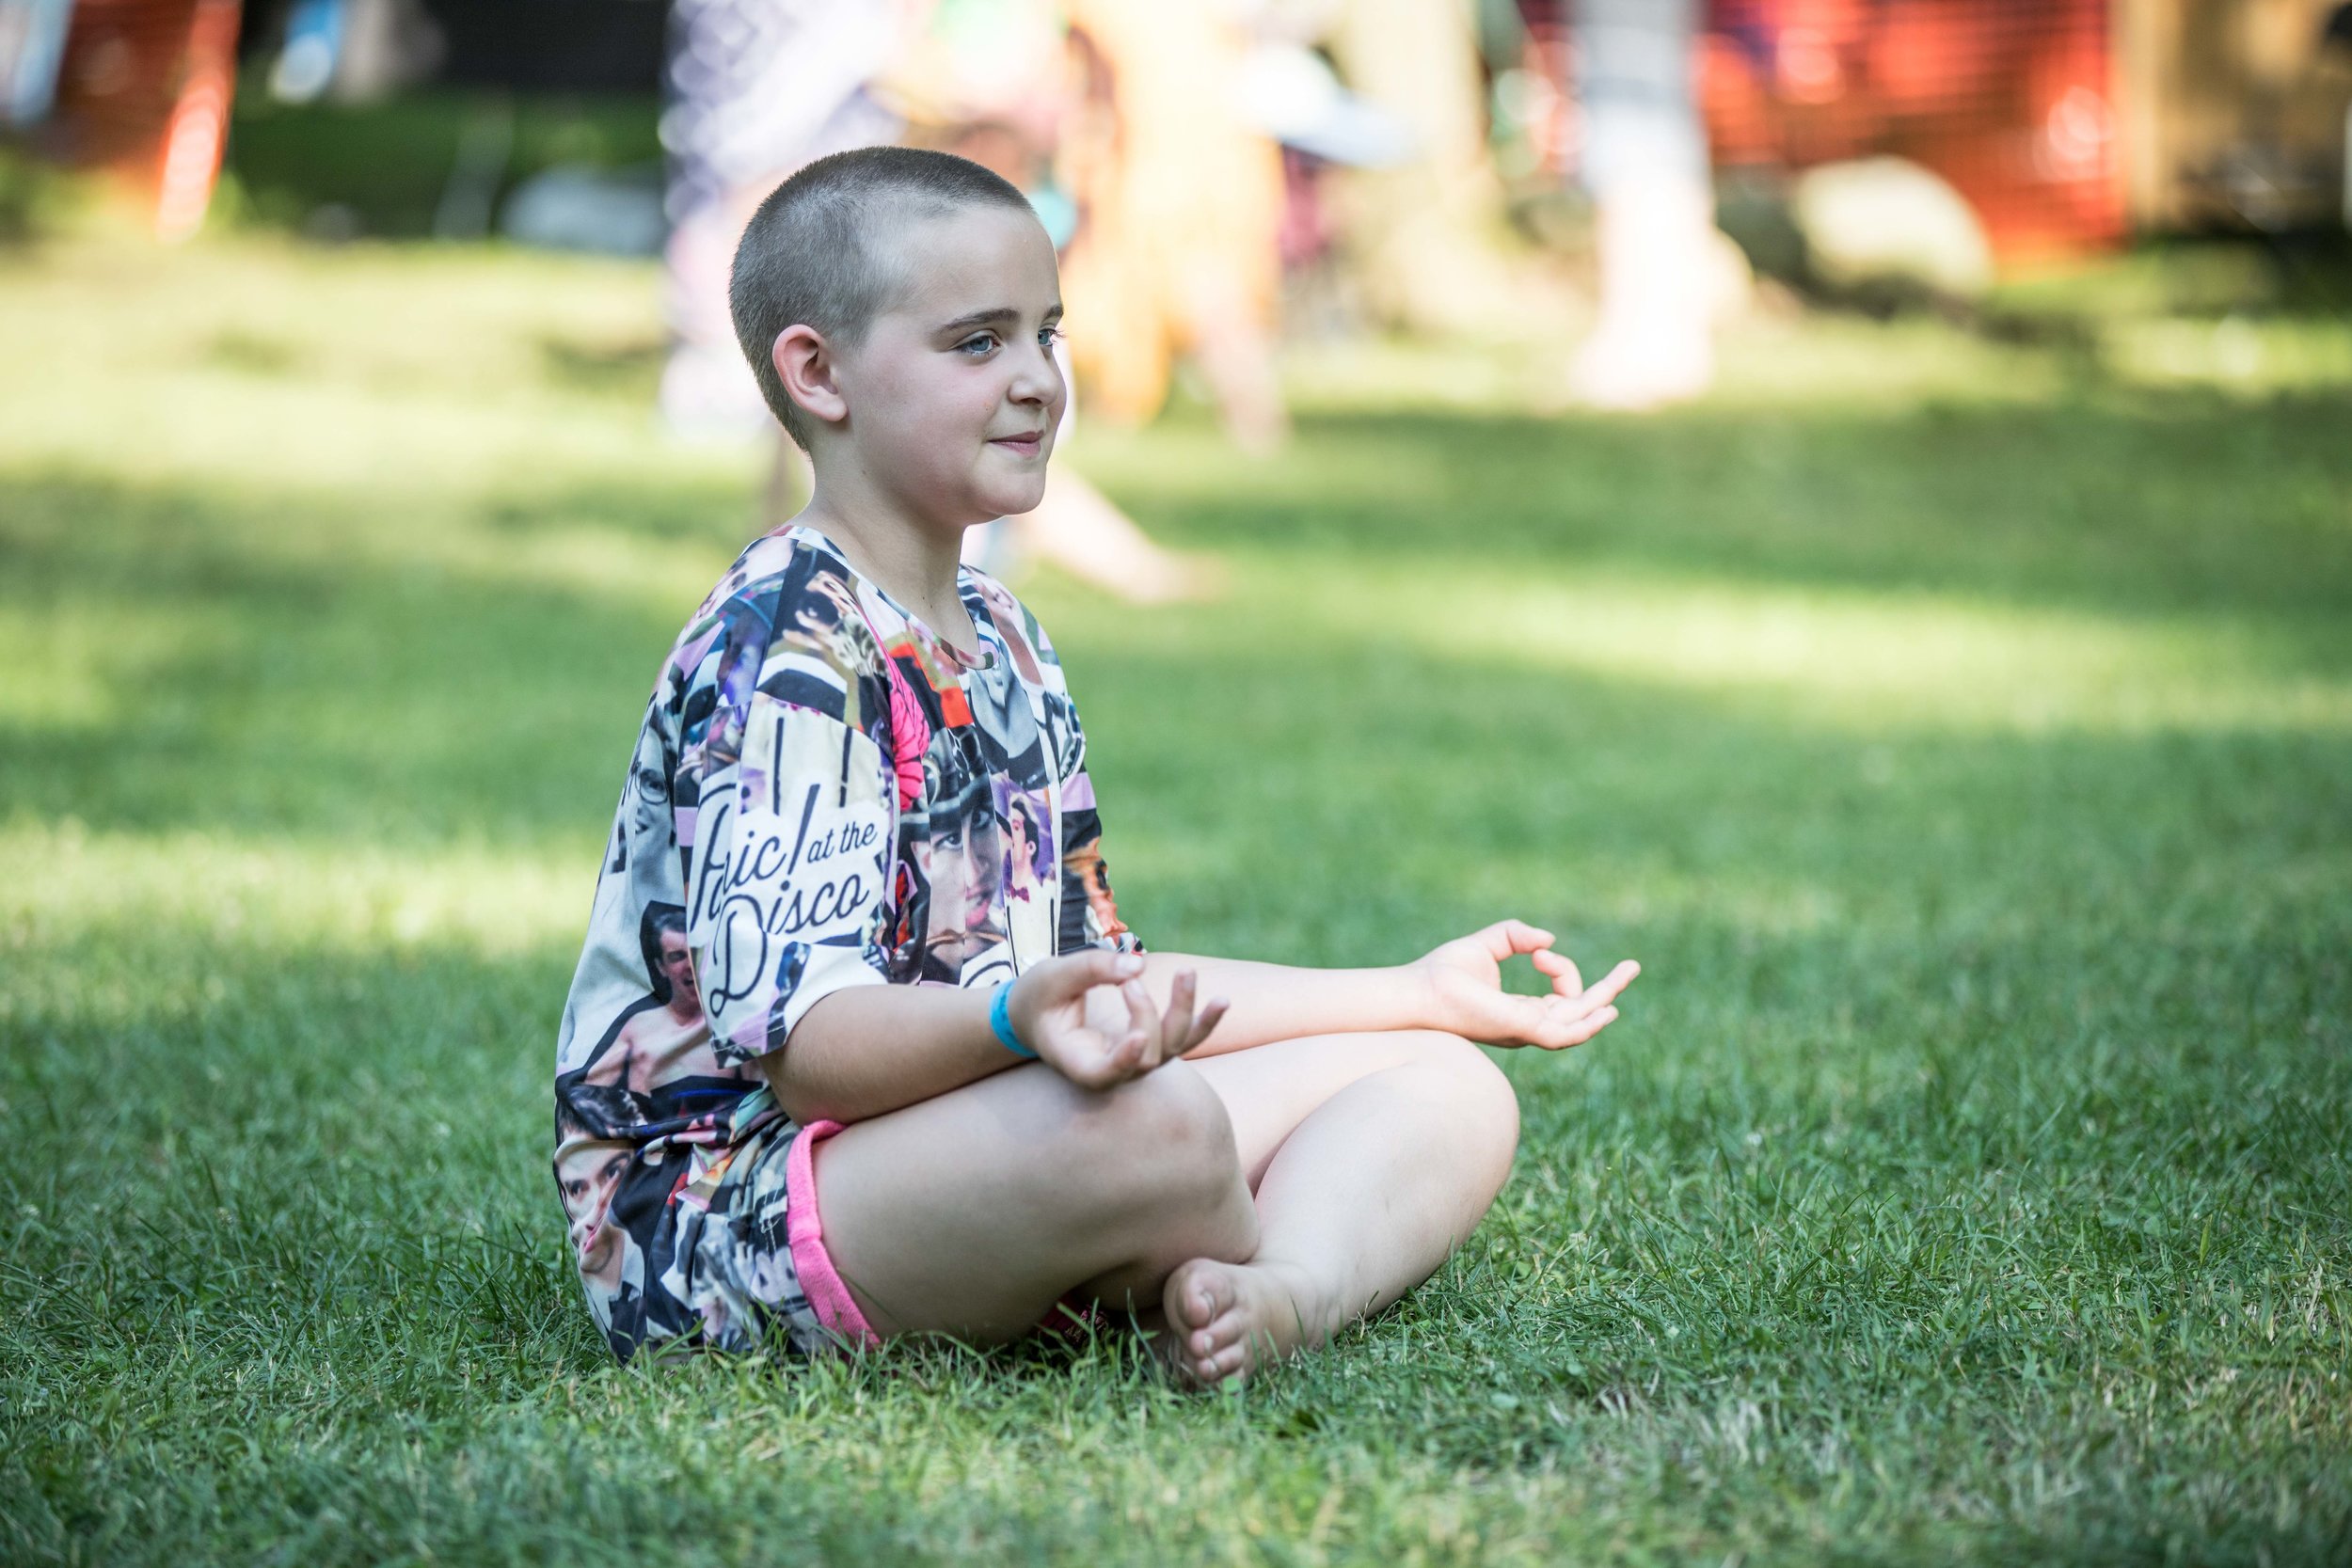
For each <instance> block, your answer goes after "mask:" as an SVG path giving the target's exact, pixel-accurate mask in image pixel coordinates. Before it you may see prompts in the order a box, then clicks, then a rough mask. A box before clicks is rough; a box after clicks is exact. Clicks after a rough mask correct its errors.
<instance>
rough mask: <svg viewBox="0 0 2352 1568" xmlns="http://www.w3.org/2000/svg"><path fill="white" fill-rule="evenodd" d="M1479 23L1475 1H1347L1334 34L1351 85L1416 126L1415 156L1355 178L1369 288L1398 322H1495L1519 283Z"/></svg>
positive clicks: (1359, 243) (1444, 325)
mask: <svg viewBox="0 0 2352 1568" xmlns="http://www.w3.org/2000/svg"><path fill="white" fill-rule="evenodd" d="M1473 26H1474V22H1473V17H1472V14H1471V8H1470V4H1469V0H1347V4H1346V5H1345V6H1344V7H1343V8H1342V10H1341V13H1340V19H1339V24H1338V25H1337V27H1336V28H1335V29H1334V31H1333V34H1332V38H1331V46H1332V53H1333V55H1334V56H1335V57H1336V58H1337V60H1338V63H1339V68H1340V71H1341V74H1342V75H1343V77H1345V79H1346V81H1347V85H1348V87H1350V88H1351V89H1352V90H1353V91H1354V92H1356V93H1357V94H1358V95H1359V96H1360V97H1362V98H1364V99H1366V100H1368V101H1370V102H1371V103H1375V104H1377V105H1379V106H1380V107H1381V108H1382V109H1384V110H1386V111H1387V112H1388V113H1390V114H1391V115H1394V116H1395V117H1397V119H1400V120H1402V121H1404V122H1405V124H1406V125H1407V126H1408V127H1410V129H1411V131H1412V134H1413V140H1414V144H1415V155H1414V157H1413V158H1412V159H1411V161H1409V162H1407V163H1405V164H1401V165H1399V166H1396V167H1394V168H1389V169H1362V170H1357V171H1355V172H1353V173H1352V174H1351V175H1350V176H1349V181H1348V185H1349V189H1348V201H1347V217H1348V230H1349V235H1350V239H1351V241H1352V243H1353V245H1352V247H1353V248H1354V250H1355V252H1356V254H1357V256H1358V258H1359V264H1360V265H1359V270H1360V275H1361V277H1362V280H1363V285H1364V290H1365V293H1366V297H1367V298H1368V300H1369V302H1370V303H1371V305H1372V308H1373V309H1374V310H1375V312H1376V313H1378V314H1379V315H1380V316H1381V317H1382V318H1384V319H1385V320H1387V321H1388V322H1389V323H1390V324H1391V325H1398V326H1403V327H1407V328H1411V329H1416V330H1421V331H1429V332H1453V331H1459V330H1463V329H1475V328H1476V327H1478V326H1480V325H1487V326H1493V325H1499V324H1500V323H1501V322H1502V321H1503V320H1505V319H1507V317H1508V316H1509V314H1510V311H1511V309H1512V299H1513V296H1514V295H1515V294H1516V293H1518V287H1517V280H1516V278H1515V277H1513V276H1512V273H1511V270H1510V268H1509V267H1508V266H1506V264H1505V263H1504V261H1503V260H1502V256H1501V255H1500V254H1499V252H1498V251H1497V249H1496V246H1497V245H1498V243H1499V241H1500V239H1501V236H1502V232H1503V230H1504V217H1503V204H1502V181H1501V180H1500V179H1499V178H1498V177H1497V176H1496V174H1495V170H1494V166H1493V164H1492V162H1491V161H1490V160H1489V158H1488V156H1487V144H1486V103H1485V83H1484V79H1483V77H1482V76H1481V74H1480V71H1479V64H1478V52H1477V43H1476V38H1475V34H1474V32H1473Z"/></svg>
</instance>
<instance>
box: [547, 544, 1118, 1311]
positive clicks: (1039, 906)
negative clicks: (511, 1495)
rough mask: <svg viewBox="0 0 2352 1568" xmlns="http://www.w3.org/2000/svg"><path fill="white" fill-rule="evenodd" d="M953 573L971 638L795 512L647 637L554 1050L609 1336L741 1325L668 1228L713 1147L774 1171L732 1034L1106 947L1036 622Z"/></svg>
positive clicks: (590, 1277)
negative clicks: (662, 631)
mask: <svg viewBox="0 0 2352 1568" xmlns="http://www.w3.org/2000/svg"><path fill="white" fill-rule="evenodd" d="M958 589H959V592H960V594H961V598H962V601H963V605H964V608H965V609H966V610H969V611H970V613H971V617H972V623H973V626H974V627H975V628H976V629H977V632H978V635H979V642H980V648H981V652H980V655H979V656H978V657H977V658H971V657H966V656H964V655H963V654H961V653H960V652H959V651H958V650H956V649H955V648H954V647H952V646H950V645H949V644H947V643H946V642H945V641H942V640H940V639H939V638H938V637H937V636H935V635H934V634H933V633H932V632H931V631H930V629H929V628H928V627H926V626H923V625H922V623H920V622H919V621H917V620H915V619H914V617H913V616H911V615H909V614H907V613H906V612H904V611H903V610H900V609H898V606H897V605H896V604H895V603H894V602H893V601H892V600H891V599H890V598H889V596H888V595H886V594H883V593H882V591H881V590H880V589H879V588H877V587H875V586H874V585H873V584H871V583H869V582H867V581H866V580H864V579H863V578H860V577H859V576H858V575H857V574H856V573H855V572H854V571H852V570H851V569H850V565H849V563H848V562H847V561H845V560H844V559H843V557H842V556H841V554H840V552H839V551H838V549H837V548H836V547H835V546H834V545H833V544H832V542H831V541H830V540H828V539H826V538H825V537H824V536H823V535H822V534H820V533H818V532H816V531H812V530H809V529H804V528H789V529H785V530H782V531H778V532H776V533H772V534H770V535H767V536H765V537H763V538H761V539H759V540H757V541H755V543H754V544H753V545H752V546H750V547H749V548H748V549H746V550H745V551H744V552H743V554H742V556H741V557H740V558H739V559H738V560H737V562H736V563H735V565H734V566H733V567H732V568H730V569H729V571H728V572H727V574H726V576H725V577H724V578H722V579H721V580H720V583H719V586H718V587H717V588H716V589H714V590H713V591H712V592H711V594H710V596H709V597H708V598H707V599H706V600H705V601H704V603H703V605H702V607H701V609H700V610H698V611H697V612H696V613H695V615H694V616H693V618H692V619H691V622H690V623H689V624H688V626H687V629H686V631H685V633H684V634H683V635H682V636H681V637H680V638H679V640H678V641H677V644H676V646H675V648H673V649H672V651H671V654H670V657H668V658H667V660H665V661H664V663H663V666H662V670H661V673H660V679H659V682H658V684H657V685H656V688H655V690H654V693H653V696H652V699H651V701H650V702H649V704H648V705H647V707H646V711H645V720H644V727H643V729H642V730H641V731H640V732H639V735H638V740H637V751H636V755H635V757H634V759H633V760H632V762H631V764H630V767H629V773H628V781H627V783H626V784H625V785H624V786H623V788H622V792H621V801H620V808H619V811H618V813H617V814H616V816H615V817H614V821H613V825H612V838H611V841H610V843H609V844H608V846H607V848H606V853H605V859H604V867H603V872H602V874H601V876H600V878H599V879H598V881H597V884H596V902H595V906H594V910H593V912H592V913H591V915H590V920H589V928H588V938H587V942H586V944H585V947H584V948H583V950H582V952H581V954H580V967H579V970H578V972H577V973H576V974H575V975H574V977H573V980H572V988H571V994H570V996H569V999H568V1000H567V1001H566V1003H565V1005H564V1019H563V1024H562V1027H561V1032H560V1034H559V1036H558V1039H557V1046H556V1078H555V1091H556V1093H555V1098H556V1150H555V1174H556V1180H557V1182H558V1185H559V1186H560V1187H561V1189H562V1193H563V1199H564V1209H565V1212H566V1213H567V1215H568V1217H569V1219H570V1225H571V1240H572V1243H573V1246H574V1248H575V1250H576V1253H577V1255H578V1260H579V1266H580V1279H581V1284H582V1286H583V1287H584V1289H585V1291H586V1292H587V1297H588V1302H589V1306H590V1308H591V1310H592V1311H593V1312H594V1313H595V1315H596V1321H597V1323H598V1324H599V1325H600V1326H601V1327H602V1328H603V1329H604V1331H605V1333H606V1336H607V1338H609V1339H610V1340H611V1342H612V1347H613V1349H614V1351H615V1353H616V1354H620V1355H621V1356H623V1357H624V1358H626V1357H628V1356H629V1355H630V1354H634V1353H635V1352H636V1351H637V1350H638V1349H639V1348H641V1347H642V1346H644V1345H646V1344H649V1343H657V1342H677V1343H682V1344H693V1343H705V1342H707V1343H715V1344H733V1343H737V1342H739V1341H741V1340H742V1339H743V1338H744V1337H745V1336H746V1335H747V1334H748V1333H749V1332H750V1327H751V1325H747V1324H744V1323H739V1322H733V1321H730V1312H729V1308H728V1306H727V1303H729V1302H733V1303H735V1304H736V1307H737V1310H736V1311H735V1313H734V1314H733V1316H736V1317H739V1316H740V1315H741V1312H740V1293H739V1292H734V1291H729V1292H714V1291H698V1290H697V1289H695V1288H694V1286H693V1283H692V1278H691V1276H692V1275H693V1259H692V1258H691V1256H690V1254H691V1250H692V1248H693V1247H694V1246H695V1245H697V1244H700V1243H697V1242H696V1241H695V1235H696V1233H697V1231H698V1230H699V1229H701V1228H703V1223H702V1222H703V1217H704V1216H705V1215H707V1214H708V1213H709V1212H711V1209H712V1206H713V1205H714V1204H716V1205H719V1206H720V1207H722V1208H723V1207H724V1206H725V1205H726V1204H727V1203H728V1202H729V1201H730V1195H731V1194H732V1193H733V1192H735V1191H738V1190H739V1189H741V1188H742V1187H743V1186H744V1185H745V1182H746V1178H747V1177H748V1175H749V1174H750V1173H748V1172H746V1171H744V1170H742V1169H740V1168H738V1167H739V1166H740V1165H742V1164H750V1163H761V1164H765V1163H767V1162H773V1163H774V1164H775V1165H776V1168H777V1169H778V1170H780V1169H781V1168H782V1161H783V1158H784V1151H785V1149H786V1148H787V1147H788V1145H789V1143H790V1140H791V1136H792V1135H793V1133H794V1132H795V1130H794V1129H793V1128H792V1126H791V1124H790V1122H789V1121H788V1120H787V1119H786V1117H785V1116H784V1113H783V1111H782V1110H781V1108H779V1107H778V1106H777V1105H776V1103H775V1101H774V1099H773V1097H772V1095H771V1093H770V1091H769V1090H768V1088H767V1085H766V1083H765V1081H764V1080H763V1079H762V1078H761V1077H760V1075H759V1073H758V1070H757V1069H756V1068H755V1066H754V1065H753V1058H754V1057H755V1056H759V1055H761V1054H764V1053H768V1052H771V1051H775V1050H778V1049H781V1048H782V1047H783V1046H784V1044H785V1041H786V1039H787V1037H788V1036H789V1035H790V1034H791V1032H792V1027H793V1025H794V1024H796V1023H797V1022H800V1020H801V1019H802V1017H803V1016H804V1015H805V1014H806V1013H807V1012H808V1010H809V1008H810V1007H811V1006H814V1005H815V1004H816V1003H817V1001H818V999H819V998H820V997H823V996H826V995H829V994H831V993H832V992H833V991H835V990H840V989H841V988H843V987H845V986H866V985H907V984H917V983H933V984H946V985H955V986H964V987H972V988H981V989H988V988H993V987H994V986H995V985H997V984H998V983H1000V982H1002V981H1006V980H1009V979H1011V978H1012V977H1013V976H1014V975H1015V974H1019V973H1020V972H1021V971H1022V970H1024V969H1025V968H1027V967H1028V966H1029V965H1030V964H1032V963H1035V962H1037V961H1038V960H1040V959H1041V958H1049V957H1051V956H1053V955H1055V954H1057V953H1067V952H1071V951H1073V950H1075V949H1077V948H1079V947H1082V946H1086V945H1107V946H1114V947H1120V948H1133V947H1134V946H1135V945H1136V942H1135V939H1134V938H1133V937H1132V936H1131V935H1130V934H1129V933H1128V932H1127V929H1126V927H1124V926H1123V925H1122V924H1121V923H1120V918H1119V912H1118V909H1117V906H1116V905H1115V903H1114V902H1113V900H1112V897H1111V892H1110V886H1109V882H1108V879H1107V877H1106V875H1105V873H1104V866H1103V859H1102V854H1101V849H1100V843H1099V841H1100V838H1101V829H1100V825H1099V822H1098V820H1097V817H1096V815H1095V808H1094V791H1093V786H1092V784H1090V783H1089V780H1088V777H1087V773H1086V767H1085V758H1086V742H1085V737H1084V736H1083V734H1082V732H1081V731H1080V729H1079V726H1078V715H1077V710H1076V709H1075V708H1074V707H1073V705H1072V704H1071V701H1070V696H1069V689H1068V688H1067V686H1066V685H1065V683H1064V681H1063V678H1062V672H1061V667H1060V664H1059V661H1058V660H1057V658H1056V657H1055V656H1054V651H1053V647H1052V645H1051V644H1050V643H1049V642H1048V641H1046V639H1045V636H1044V633H1043V632H1042V631H1041V629H1040V627H1039V626H1038V624H1037V621H1036V619H1035V618H1034V617H1032V616H1031V615H1030V614H1029V613H1028V611H1027V610H1025V609H1024V608H1023V607H1022V606H1021V605H1020V603H1019V602H1018V601H1016V600H1015V599H1014V598H1013V596H1012V595H1011V594H1009V593H1007V592H1006V591H1005V589H1004V588H1003V587H1002V586H1001V585H999V584H998V583H996V582H995V581H994V580H993V579H992V578H988V577H986V576H984V575H983V574H981V573H978V572H977V571H974V570H972V569H971V568H969V567H966V568H964V569H963V570H962V571H961V573H960V575H959V578H958ZM894 672H895V674H894ZM771 1175H772V1173H771ZM761 1185H762V1187H763V1189H766V1190H776V1188H777V1184H776V1183H775V1182H774V1181H772V1180H764V1181H762V1182H761ZM767 1218H768V1219H769V1220H772V1221H774V1222H776V1223H775V1225H774V1226H772V1227H766V1228H773V1229H775V1231H776V1233H777V1234H778V1235H780V1234H781V1215H771V1216H768V1217H767ZM765 1225H766V1222H765V1221H763V1226H765ZM764 1233H765V1230H764V1229H763V1234H764ZM736 1246H737V1251H738V1252H739V1253H740V1252H742V1251H744V1250H745V1248H746V1246H750V1247H752V1249H753V1250H763V1249H760V1248H759V1247H758V1246H757V1244H756V1243H736ZM779 1250H780V1249H779ZM732 1267H733V1272H734V1273H736V1274H738V1275H753V1276H758V1275H761V1274H762V1271H767V1272H769V1273H775V1274H779V1275H783V1277H779V1278H777V1279H776V1280H774V1281H773V1282H772V1288H769V1287H767V1286H760V1287H756V1288H754V1289H753V1291H752V1293H753V1295H754V1296H755V1297H756V1298H757V1299H759V1300H760V1301H761V1302H763V1303H764V1304H766V1305H770V1306H773V1305H776V1304H777V1303H778V1302H779V1301H782V1300H786V1299H788V1298H791V1296H792V1292H793V1290H794V1286H793V1282H792V1281H791V1280H790V1279H789V1277H788V1274H789V1262H788V1257H786V1258H782V1259H775V1258H769V1257H766V1256H764V1251H763V1256H761V1257H759V1258H756V1259H753V1260H752V1261H751V1262H750V1263H748V1264H737V1265H733V1266H732ZM722 1295H723V1297H724V1299H723V1300H722V1299H720V1297H721V1296H722ZM801 1305H804V1304H801Z"/></svg>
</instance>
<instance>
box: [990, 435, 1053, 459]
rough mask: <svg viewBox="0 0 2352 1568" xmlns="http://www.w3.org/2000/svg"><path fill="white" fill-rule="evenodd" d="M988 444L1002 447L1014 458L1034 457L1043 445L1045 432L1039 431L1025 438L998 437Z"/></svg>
mask: <svg viewBox="0 0 2352 1568" xmlns="http://www.w3.org/2000/svg"><path fill="white" fill-rule="evenodd" d="M988 444H989V445H990V446H992V447H1002V448H1004V449H1005V450H1006V451H1009V452H1011V453H1012V454H1013V455H1014V456H1016V457H1035V456H1036V455H1037V454H1038V451H1039V450H1040V449H1041V448H1042V447H1043V446H1044V445H1045V432H1043V431H1041V430H1039V431H1032V432H1031V433H1030V434H1028V435H1026V436H996V437H995V438H994V439H993V440H991V441H990V442H989V443H988Z"/></svg>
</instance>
